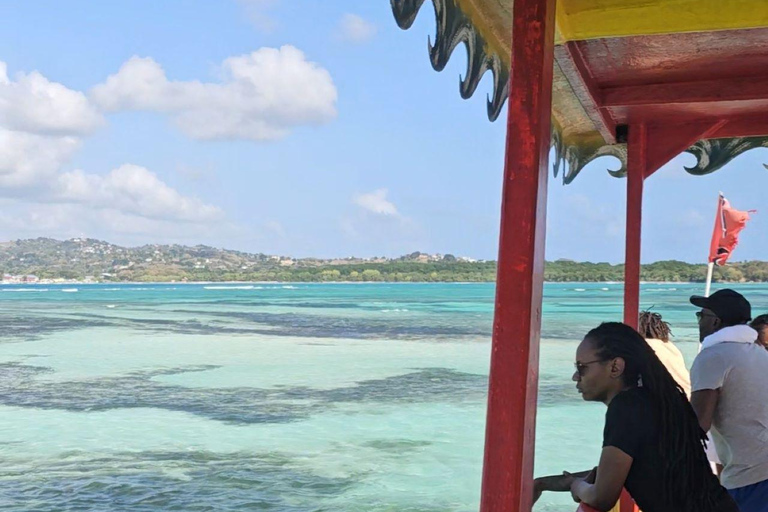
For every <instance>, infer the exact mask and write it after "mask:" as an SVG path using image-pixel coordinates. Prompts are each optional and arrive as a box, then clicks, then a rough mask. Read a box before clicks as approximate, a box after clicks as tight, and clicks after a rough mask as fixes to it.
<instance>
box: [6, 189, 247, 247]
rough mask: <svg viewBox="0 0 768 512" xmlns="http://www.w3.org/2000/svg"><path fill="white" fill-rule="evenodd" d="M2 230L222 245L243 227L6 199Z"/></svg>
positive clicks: (25, 234) (21, 233)
mask: <svg viewBox="0 0 768 512" xmlns="http://www.w3.org/2000/svg"><path fill="white" fill-rule="evenodd" d="M0 230H2V231H3V232H5V233H13V234H12V235H11V236H12V237H14V238H15V237H19V238H28V237H37V236H52V237H54V238H60V239H65V238H72V237H80V236H87V237H93V238H99V239H102V240H108V241H110V242H113V243H118V244H124V245H139V244H145V243H173V242H179V243H185V242H188V243H200V242H201V240H205V243H218V244H219V245H224V246H226V245H227V241H228V240H230V239H232V238H234V237H237V236H239V235H241V233H240V231H241V230H240V228H238V227H237V226H234V225H232V224H230V223H227V222H216V223H190V222H175V221H169V220H160V219H148V218H146V217H142V216H140V215H132V214H129V213H125V212H121V211H118V210H112V209H98V208H93V207H91V206H90V205H87V204H76V203H49V204H41V203H30V202H26V201H20V200H14V201H9V200H3V201H2V208H0Z"/></svg>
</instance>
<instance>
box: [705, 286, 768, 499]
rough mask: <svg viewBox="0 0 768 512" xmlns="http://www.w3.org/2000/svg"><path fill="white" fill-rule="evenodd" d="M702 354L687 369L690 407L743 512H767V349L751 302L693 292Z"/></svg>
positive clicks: (734, 294) (724, 292)
mask: <svg viewBox="0 0 768 512" xmlns="http://www.w3.org/2000/svg"><path fill="white" fill-rule="evenodd" d="M691 303H692V304H693V305H694V306H698V307H700V308H701V311H698V312H697V313H696V316H697V317H698V319H699V339H700V341H701V352H699V355H698V356H696V359H695V360H694V361H693V366H692V367H691V390H692V393H691V405H692V406H693V409H694V411H696V415H697V416H698V418H699V424H700V425H701V428H702V429H704V431H705V432H706V431H708V432H709V433H710V437H711V438H712V440H713V442H714V445H715V448H716V450H717V455H718V457H719V458H720V461H721V463H722V465H723V471H722V473H721V475H720V481H721V483H722V484H723V486H724V487H725V488H726V489H728V492H729V493H730V494H731V496H733V498H734V499H735V500H736V502H737V504H738V505H739V509H740V510H741V512H768V392H767V391H766V390H768V351H766V350H765V349H764V348H762V347H761V346H760V345H758V344H756V343H755V340H757V331H755V330H754V329H752V328H751V327H750V326H749V325H747V323H748V322H749V320H750V319H751V317H752V307H751V306H750V304H749V301H747V299H745V298H744V296H742V295H741V294H740V293H738V292H736V291H734V290H729V289H724V290H718V291H717V292H715V293H713V294H712V295H711V296H709V297H701V296H693V297H691Z"/></svg>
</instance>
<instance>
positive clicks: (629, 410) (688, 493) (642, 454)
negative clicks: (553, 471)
mask: <svg viewBox="0 0 768 512" xmlns="http://www.w3.org/2000/svg"><path fill="white" fill-rule="evenodd" d="M766 355H768V354H766ZM575 366H576V371H575V372H574V374H573V380H574V381H575V382H576V388H577V389H578V391H579V393H581V395H582V397H583V398H584V400H587V401H591V402H602V403H604V404H605V405H607V406H608V410H607V411H606V415H605V427H604V430H603V449H602V452H601V454H600V462H599V465H598V467H597V468H596V469H595V470H593V471H592V472H590V474H589V475H588V476H584V477H580V475H575V474H569V473H564V474H563V475H556V476H550V477H543V478H537V479H536V480H535V481H534V499H537V498H538V497H539V496H540V495H541V492H542V491H568V490H570V491H571V495H572V496H573V498H574V499H575V500H576V501H579V502H582V503H585V504H587V505H590V506H591V507H593V508H596V509H598V510H601V511H608V510H611V509H612V508H613V506H614V505H615V504H616V502H617V500H618V499H619V495H620V494H621V490H622V488H626V489H627V491H628V492H629V494H630V495H631V496H632V498H633V499H634V500H635V502H636V503H637V505H638V506H639V507H640V509H641V510H642V511H643V512H738V508H737V507H736V503H735V502H734V501H733V499H732V498H731V497H730V496H729V494H728V492H727V491H726V490H725V489H724V488H723V487H722V486H721V485H720V483H719V482H718V480H717V477H716V476H715V475H714V474H713V473H712V471H711V470H710V467H709V463H708V461H707V457H706V455H705V454H704V440H705V439H706V434H705V433H704V431H702V430H701V427H699V423H698V421H697V419H696V415H695V414H694V412H693V409H692V408H691V405H690V403H689V402H688V399H687V398H686V396H685V393H684V392H683V390H682V389H681V388H680V386H679V385H678V384H677V383H676V382H675V380H674V379H673V378H672V376H671V375H670V373H669V371H667V369H666V368H665V367H664V365H663V364H662V363H661V361H659V358H658V357H657V356H656V355H655V354H654V352H653V350H652V349H651V347H650V346H649V345H648V343H646V342H645V340H644V339H643V337H642V336H641V335H640V334H639V333H638V332H637V331H635V330H634V329H633V328H632V327H630V326H628V325H626V324H622V323H618V322H609V323H604V324H601V325H600V326H598V327H596V328H595V329H592V330H591V331H589V332H588V333H587V335H586V336H585V337H584V339H583V341H582V342H581V343H580V344H579V347H578V349H577V350H576V363H575ZM581 475H586V473H582V474H581Z"/></svg>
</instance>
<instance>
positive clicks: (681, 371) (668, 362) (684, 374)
mask: <svg viewBox="0 0 768 512" xmlns="http://www.w3.org/2000/svg"><path fill="white" fill-rule="evenodd" d="M638 326H639V327H638V331H639V332H640V334H641V335H642V337H643V338H645V341H646V343H648V345H650V346H651V348H652V349H653V351H654V352H656V356H657V357H658V358H659V360H660V361H661V363H662V364H663V365H664V367H666V369H667V371H669V373H670V375H672V378H674V379H675V382H677V383H678V384H680V387H681V388H683V391H685V396H691V376H690V374H689V373H688V366H686V364H685V359H684V358H683V354H682V352H680V349H678V348H677V347H676V346H675V344H674V343H672V340H671V338H672V329H671V328H670V326H669V323H668V322H665V321H664V320H663V319H662V318H661V315H660V314H659V313H653V312H651V311H641V312H640V319H639V323H638Z"/></svg>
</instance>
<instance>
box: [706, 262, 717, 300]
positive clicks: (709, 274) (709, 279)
mask: <svg viewBox="0 0 768 512" xmlns="http://www.w3.org/2000/svg"><path fill="white" fill-rule="evenodd" d="M713 270H715V264H714V262H712V261H710V262H709V263H708V264H707V287H706V288H705V289H704V296H705V297H709V290H710V288H712V271H713Z"/></svg>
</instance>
